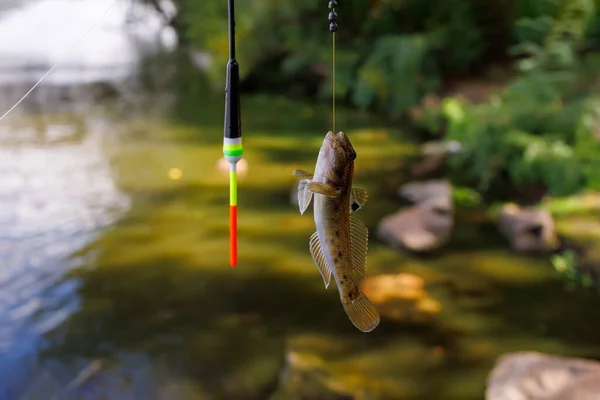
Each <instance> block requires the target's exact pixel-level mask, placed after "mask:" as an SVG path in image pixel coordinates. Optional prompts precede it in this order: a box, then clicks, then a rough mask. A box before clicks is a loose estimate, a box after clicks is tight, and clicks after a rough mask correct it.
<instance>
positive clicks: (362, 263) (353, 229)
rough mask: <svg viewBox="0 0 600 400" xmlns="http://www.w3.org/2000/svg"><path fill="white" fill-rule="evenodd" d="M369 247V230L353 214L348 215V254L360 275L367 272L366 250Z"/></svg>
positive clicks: (353, 266)
mask: <svg viewBox="0 0 600 400" xmlns="http://www.w3.org/2000/svg"><path fill="white" fill-rule="evenodd" d="M368 248H369V230H368V229H367V227H366V225H365V224H364V223H363V222H362V221H361V220H359V219H358V218H356V217H354V216H352V215H351V216H350V255H351V259H352V268H353V269H354V270H355V271H356V272H358V273H359V274H360V275H362V276H365V275H366V273H367V250H368Z"/></svg>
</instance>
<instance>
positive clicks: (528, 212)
mask: <svg viewBox="0 0 600 400" xmlns="http://www.w3.org/2000/svg"><path fill="white" fill-rule="evenodd" d="M498 229H499V230H500V233H501V234H502V235H503V236H504V237H505V238H506V240H508V242H509V244H510V247H511V248H512V249H513V250H514V251H516V252H520V253H528V252H542V253H547V252H551V251H553V250H555V249H556V248H557V247H558V245H559V243H558V238H557V235H556V227H555V224H554V219H553V218H552V215H550V213H549V212H548V211H545V210H535V209H531V208H521V207H519V206H517V205H514V204H506V205H504V206H503V207H502V210H501V212H500V215H499V216H498Z"/></svg>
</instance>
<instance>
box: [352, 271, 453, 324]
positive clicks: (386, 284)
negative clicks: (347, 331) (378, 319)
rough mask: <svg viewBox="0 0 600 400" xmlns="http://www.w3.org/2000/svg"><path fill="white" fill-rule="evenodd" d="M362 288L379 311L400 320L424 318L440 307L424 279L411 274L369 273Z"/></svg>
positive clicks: (385, 315)
mask: <svg viewBox="0 0 600 400" xmlns="http://www.w3.org/2000/svg"><path fill="white" fill-rule="evenodd" d="M361 290H362V291H363V292H364V293H365V295H367V297H369V299H370V300H371V301H372V302H373V304H375V307H376V308H377V310H378V312H379V313H380V314H381V315H382V316H384V317H386V318H389V319H392V320H395V321H403V322H407V321H409V322H425V321H428V320H431V318H432V317H434V316H435V315H437V314H438V313H439V312H440V311H441V308H442V306H441V304H440V303H439V302H438V301H437V300H435V299H432V298H431V297H429V296H428V294H427V293H426V292H425V290H424V282H423V279H422V278H421V277H419V276H417V275H412V274H405V273H403V274H398V275H379V276H374V277H368V278H366V279H365V280H364V281H362V283H361Z"/></svg>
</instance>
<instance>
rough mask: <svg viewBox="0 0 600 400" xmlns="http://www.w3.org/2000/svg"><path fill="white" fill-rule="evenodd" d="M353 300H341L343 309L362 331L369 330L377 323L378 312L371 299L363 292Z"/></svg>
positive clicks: (375, 326)
mask: <svg viewBox="0 0 600 400" xmlns="http://www.w3.org/2000/svg"><path fill="white" fill-rule="evenodd" d="M358 293H359V295H358V297H357V298H356V299H354V300H353V301H348V302H346V301H342V305H343V306H344V311H346V315H348V318H350V321H352V323H353V324H354V326H356V327H357V328H358V329H360V330H361V331H363V332H371V331H372V330H373V329H375V328H377V325H379V313H378V312H377V309H376V308H375V306H374V305H373V303H371V301H370V300H369V299H368V298H367V296H365V295H364V294H363V293H361V292H358Z"/></svg>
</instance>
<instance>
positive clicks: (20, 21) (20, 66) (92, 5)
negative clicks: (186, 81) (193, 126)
mask: <svg viewBox="0 0 600 400" xmlns="http://www.w3.org/2000/svg"><path fill="white" fill-rule="evenodd" d="M22 3H23V4H22V6H21V7H19V8H15V9H12V10H10V11H4V12H3V13H2V14H0V38H18V40H0V84H8V83H10V84H14V83H17V82H24V83H28V84H30V83H31V82H32V81H36V80H37V79H39V78H40V77H41V75H43V74H44V73H45V72H46V71H48V69H49V68H50V67H51V66H52V65H54V64H55V63H57V62H61V67H60V68H57V69H56V70H55V71H54V72H53V73H52V74H51V75H49V76H48V78H47V83H49V84H69V85H72V84H74V83H84V82H88V83H89V82H97V81H99V80H106V79H110V80H119V79H123V78H126V77H127V76H129V75H130V74H131V73H132V72H134V71H135V68H136V63H137V62H138V60H139V58H140V56H141V55H143V54H144V53H145V52H149V51H152V50H153V49H155V48H156V47H157V46H163V47H168V48H171V47H172V46H173V45H174V44H175V35H174V33H173V32H172V30H170V29H168V28H164V29H163V27H162V20H161V18H160V17H159V16H158V15H156V13H154V12H153V11H152V10H150V9H147V8H145V7H142V6H140V5H139V4H137V3H136V2H134V1H130V0H117V1H116V2H115V1H114V0H78V1H71V0H37V1H29V2H22ZM113 3H114V5H113V6H112V8H110V10H109V12H108V13H106V14H105V15H104V16H103V17H102V19H101V20H100V17H101V16H102V15H103V13H104V12H106V11H107V10H108V9H109V7H110V6H111V4H113ZM130 20H139V21H142V22H140V23H134V24H129V25H128V26H127V28H125V23H126V22H128V21H130ZM94 24H97V25H96V27H95V28H94V29H93V30H92V31H90V32H89V33H88V31H89V30H90V28H91V27H92V26H93V25H94ZM86 33H88V34H87V35H86V36H85V37H84V38H83V39H82V41H81V42H77V41H78V39H80V38H82V36H83V35H84V34H86ZM74 44H77V45H76V46H75V47H73V45H74Z"/></svg>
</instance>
